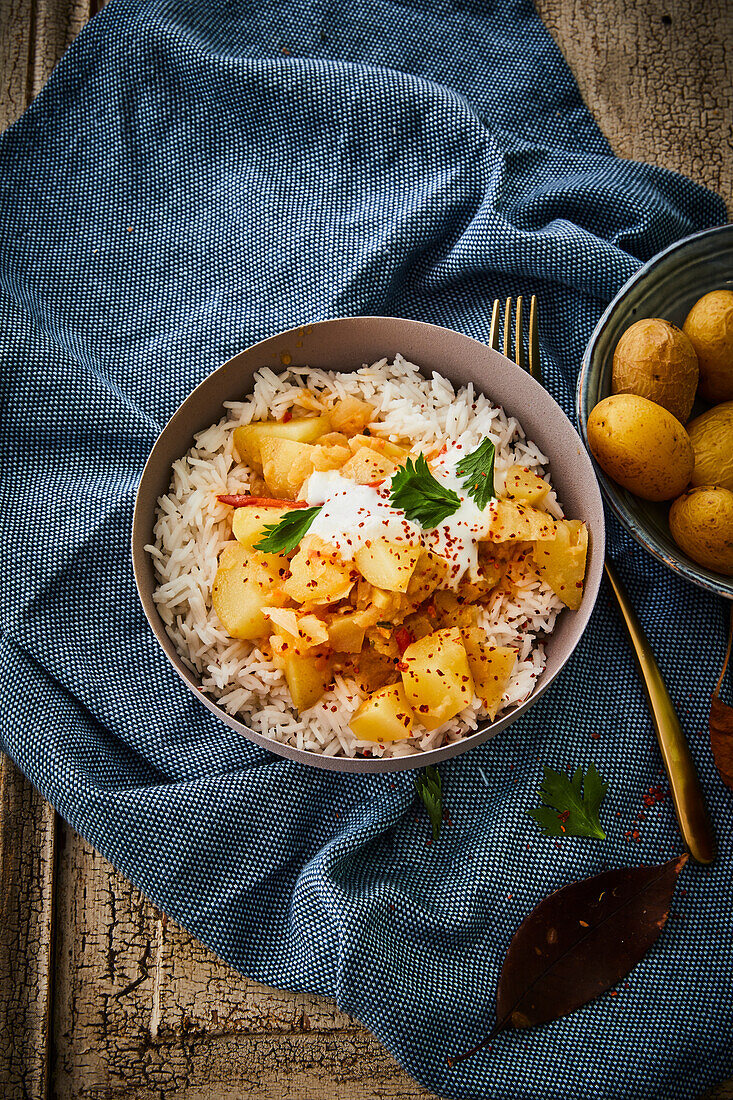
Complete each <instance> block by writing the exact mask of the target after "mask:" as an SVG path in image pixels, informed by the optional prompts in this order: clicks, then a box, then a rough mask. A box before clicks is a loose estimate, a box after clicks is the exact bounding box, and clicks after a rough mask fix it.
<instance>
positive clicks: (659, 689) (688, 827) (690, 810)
mask: <svg viewBox="0 0 733 1100" xmlns="http://www.w3.org/2000/svg"><path fill="white" fill-rule="evenodd" d="M500 311H501V302H500V301H499V299H498V298H497V299H496V300H495V302H494V309H493V312H492V315H491V334H490V343H491V347H492V348H494V350H495V351H499V315H500ZM528 346H529V363H527V358H526V356H525V349H524V302H523V300H522V298H521V297H519V298H517V320H516V326H515V340H514V355H512V299H511V298H507V300H506V305H505V307H504V349H503V350H504V355H505V356H506V357H507V359H512V358H513V359H514V362H515V363H516V364H517V366H519V367H521V368H522V369H523V370H527V369H528V370H529V373H530V374H531V375H532V377H533V378H534V379H535V380H536V381H537V382H539V383H540V385H542V373H541V370H540V343H539V323H538V319H537V297H536V295H534V294H533V295H532V299H531V303H530V311H529V339H528ZM604 570H605V574H606V578H607V580H608V582H609V585H610V588H611V592H612V593H613V595H614V597H615V600H616V604H617V606H618V609H619V611H620V613H621V618H622V619H623V623H624V626H625V627H626V633H627V634H628V637H629V641H630V643H631V649H632V652H633V654H634V660H635V663H636V668H637V671H638V673H639V676H640V678H641V682H642V686H643V688H644V694H645V695H646V698H647V702H648V704H649V710H650V712H651V718H652V723H653V725H654V729H655V730H656V734H657V740H658V741H659V748H660V750H661V753H662V760H663V762H664V768H665V771H666V772H667V778H668V779H669V787H670V791H671V792H672V801H673V803H674V808H675V813H676V814H677V821H678V823H679V827H680V832H681V833H682V838H683V840H684V842H685V844H686V845H687V848H688V849H689V852H690V855H691V856H692V858H693V859H695V860H697V862H698V863H712V861H713V859H714V858H715V837H714V835H713V829H712V825H711V824H710V818H709V817H708V812H707V808H706V806H705V797H704V795H703V793H702V788H701V787H700V781H699V779H698V777H697V772H696V771H695V764H694V762H693V759H692V756H691V755H690V750H689V748H688V746H687V742H686V741H685V735H684V733H683V732H682V727H681V726H680V721H679V718H678V717H677V713H676V711H675V709H674V705H673V703H672V700H671V699H670V697H669V692H668V691H667V688H666V686H665V683H664V680H663V679H662V674H661V672H660V671H659V665H658V664H657V662H656V660H655V658H654V654H653V652H652V648H651V646H650V645H649V641H648V639H647V637H646V634H645V633H644V630H643V628H642V625H641V623H640V622H639V619H638V617H637V615H636V612H635V611H634V608H633V606H632V603H631V600H630V599H629V596H628V593H627V592H626V589H625V588H624V586H623V584H622V583H621V580H620V578H619V576H618V573H617V572H616V569H615V567H614V565H613V563H612V562H611V560H610V559H609V558H608V557H606V561H605V566H604Z"/></svg>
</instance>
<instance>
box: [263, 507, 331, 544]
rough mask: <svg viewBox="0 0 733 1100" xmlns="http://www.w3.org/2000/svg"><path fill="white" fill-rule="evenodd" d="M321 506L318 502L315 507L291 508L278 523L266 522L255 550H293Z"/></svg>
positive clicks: (306, 531)
mask: <svg viewBox="0 0 733 1100" xmlns="http://www.w3.org/2000/svg"><path fill="white" fill-rule="evenodd" d="M322 507H323V505H322V504H319V505H318V507H317V508H303V509H298V510H293V511H292V512H288V514H287V515H286V516H283V518H282V519H281V520H280V522H279V523H268V524H267V526H266V527H265V528H264V534H263V537H262V538H261V539H260V541H259V542H257V543H255V547H254V548H255V550H261V551H262V553H263V554H287V553H288V552H289V551H290V550H294V549H295V547H296V546H297V545H298V543H299V542H300V540H301V539H302V538H303V537H304V536H305V535H306V534H307V533H308V530H309V529H310V525H311V524H312V523H313V520H314V519H315V518H316V516H317V515H318V513H319V512H320V510H321V508H322Z"/></svg>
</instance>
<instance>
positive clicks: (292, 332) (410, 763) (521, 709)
mask: <svg viewBox="0 0 733 1100" xmlns="http://www.w3.org/2000/svg"><path fill="white" fill-rule="evenodd" d="M347 321H376V322H384V321H397V322H399V323H405V324H409V325H418V326H421V327H423V328H426V329H430V330H433V331H435V332H441V333H448V334H449V335H450V336H451V337H460V338H461V339H463V340H466V341H469V342H470V343H472V344H476V345H477V346H478V348H479V349H480V350H481V353H482V354H483V353H485V352H486V351H489V352H490V353H491V354H492V355H497V356H498V357H499V358H500V359H502V360H503V361H504V362H505V363H507V364H508V365H509V366H510V367H511V368H512V369H513V370H516V371H521V374H522V376H523V378H524V380H525V382H526V383H529V384H530V389H533V388H534V387H536V388H537V390H538V391H539V392H541V393H542V394H543V396H544V397H549V399H550V400H551V401H552V403H553V405H554V406H555V408H556V410H557V413H558V416H559V417H560V420H561V422H562V421H564V426H565V428H566V429H568V430H569V432H570V433H571V436H573V435H574V436H575V438H576V439H577V442H578V445H579V446H578V458H579V460H580V461H585V462H586V463H588V468H589V472H590V473H591V474H592V475H593V477H592V480H591V481H590V485H591V488H592V490H593V491H594V493H595V496H596V504H597V506H598V507H597V511H598V517H599V523H598V529H597V530H594V531H593V532H592V543H591V554H590V555H589V565H588V570H587V573H586V582H585V590H584V593H583V601H582V603H581V606H580V608H579V609H578V610H577V611H575V612H572V614H573V616H574V619H573V621H574V623H576V624H577V625H576V629H575V631H574V636H573V638H572V639H571V641H570V643H569V644H568V649H567V652H566V654H565V657H564V659H563V661H562V663H561V664H560V665H559V666H558V668H557V669H556V670H555V672H554V673H552V674H551V675H550V676H549V677H548V676H546V674H545V673H543V674H542V675H541V676H540V679H539V680H538V682H537V684H536V685H535V687H534V689H533V691H532V692H531V694H530V695H529V697H528V698H527V699H526V700H525V701H524V702H523V703H520V704H518V705H516V706H515V707H513V708H512V709H511V710H509V711H508V712H507V713H505V714H504V715H503V716H502V717H501V718H500V719H497V720H496V721H494V722H489V723H488V724H486V725H484V726H481V727H479V728H478V729H477V730H474V731H473V733H471V734H469V735H468V736H466V737H463V738H461V739H460V740H458V741H454V742H452V743H451V744H449V745H442V746H440V747H439V748H436V749H428V750H426V751H425V752H422V753H414V754H411V755H409V756H403V757H391V758H381V757H344V756H325V755H323V754H320V753H314V752H311V751H310V750H308V749H298V748H295V747H294V746H291V745H286V744H283V743H281V742H278V741H275V740H273V739H271V738H269V737H266V736H265V735H264V734H260V733H258V732H257V731H256V730H253V729H251V728H250V727H249V726H247V725H246V724H245V723H244V722H242V721H241V720H239V719H238V718H236V717H234V716H232V715H229V714H228V713H227V712H226V711H225V710H224V709H223V708H222V707H220V706H219V705H218V703H217V701H216V700H215V699H214V698H213V697H212V696H210V695H208V694H207V693H206V692H205V691H203V689H202V688H201V687H200V686H199V684H198V683H197V682H196V678H195V676H194V673H193V672H192V670H190V669H188V668H187V667H186V666H185V665H183V663H182V661H181V658H180V655H179V654H178V653H177V652H176V651H175V647H174V646H173V643H172V641H171V639H170V638H169V637H168V635H167V633H166V631H165V626H164V624H163V620H162V619H161V617H160V615H159V614H158V613H157V610H156V609H155V608H154V605H153V604H152V595H151V596H150V599H148V595H147V593H146V592H145V585H144V568H145V565H144V559H145V558H146V557H147V555H146V551H145V549H144V547H145V545H147V544H148V543H149V542H150V541H151V540H150V535H151V532H150V531H148V532H143V530H142V527H143V524H142V517H141V510H140V508H139V507H138V505H139V504H140V501H141V498H142V496H143V488H144V486H145V484H146V480H147V476H148V475H149V472H150V471H151V470H153V469H155V467H156V452H157V451H158V450H159V444H160V442H161V440H162V439H163V437H164V436H165V435H167V433H168V431H169V429H170V427H171V425H172V424H173V422H174V421H175V420H177V419H178V418H179V416H180V415H181V414H182V413H183V410H184V408H185V407H186V406H188V405H189V404H192V403H193V402H194V401H195V398H196V395H197V393H198V392H199V390H200V389H201V388H202V387H204V386H208V385H210V384H211V379H212V378H213V376H214V375H216V374H217V373H218V372H219V371H222V370H223V369H224V368H225V367H227V366H229V364H231V363H232V362H233V361H234V360H237V359H239V358H240V357H243V356H245V355H246V356H248V357H249V356H252V355H253V354H256V352H257V349H258V348H260V347H262V346H263V345H265V344H267V343H269V342H270V341H271V340H279V339H281V338H285V337H288V336H293V337H296V336H297V335H298V333H300V332H301V331H302V329H303V327H304V326H307V327H308V329H309V331H311V330H313V329H316V328H318V327H319V326H322V325H331V324H334V323H336V322H347ZM477 388H478V389H479V391H480V392H484V391H483V388H482V387H479V386H477ZM487 396H489V395H488V394H487ZM225 400H227V398H226V397H223V398H222V407H223V401H225ZM191 438H192V437H191ZM184 453H185V452H184ZM549 457H550V462H552V456H551V455H550V456H549ZM130 548H131V559H132V566H133V573H134V577H135V585H136V588H137V592H138V597H139V599H140V602H141V604H142V608H143V612H144V614H145V618H146V620H147V622H148V625H149V627H150V628H151V630H152V632H153V634H154V635H155V638H156V640H157V641H158V643H159V645H160V647H161V649H162V650H163V652H164V654H165V656H166V657H167V659H168V661H169V663H170V664H171V665H172V666H173V668H174V669H175V671H176V672H177V673H178V675H179V677H180V678H181V679H182V680H183V682H184V683H185V684H186V686H187V687H188V689H189V690H190V691H191V692H192V694H193V695H194V696H195V697H196V698H197V699H199V700H200V702H202V703H203V705H204V706H205V707H206V709H207V710H209V711H210V712H211V713H212V714H214V715H215V717H217V718H218V719H219V720H220V721H222V722H224V724H225V725H227V726H229V728H230V729H233V730H235V731H236V732H238V733H240V734H241V735H242V736H243V737H245V738H246V739H247V740H249V741H251V742H254V743H255V744H256V745H258V746H259V747H261V748H264V749H266V750H267V751H269V752H272V753H273V754H275V755H276V756H279V757H283V758H285V759H288V760H291V761H296V762H298V763H302V764H305V765H306V766H308V767H316V768H319V769H320V770H324V771H335V772H341V773H350V774H389V773H392V772H398V771H406V770H411V769H414V768H418V767H428V766H429V765H431V764H437V763H439V762H442V761H444V760H449V759H451V758H452V757H454V756H458V755H462V754H463V753H464V752H468V751H469V750H470V749H472V748H475V747H476V746H478V745H480V744H482V743H483V742H484V741H487V740H488V739H489V738H492V737H493V736H495V735H496V734H498V733H500V732H502V731H503V730H504V729H505V728H507V727H508V726H510V725H512V724H513V723H514V722H515V721H516V720H517V719H518V718H520V717H521V716H522V715H523V714H524V713H525V712H526V711H528V710H529V709H530V708H531V707H532V706H534V704H535V703H536V702H537V701H538V700H539V699H540V698H541V697H542V695H544V693H545V692H546V691H547V690H548V688H549V687H550V686H551V685H552V683H554V681H555V679H556V678H557V677H558V676H559V674H560V673H561V672H562V671H563V670H564V669H565V667H566V666H567V664H568V662H569V660H570V659H571V657H572V656H573V653H574V652H575V650H576V649H577V646H578V644H579V642H580V640H581V638H582V636H583V634H584V633H585V631H586V629H587V627H588V623H589V622H590V618H591V615H592V613H593V610H594V608H595V606H596V602H597V599H598V595H599V591H600V585H601V580H602V576H603V561H604V558H605V548H606V528H605V516H604V512H603V502H602V495H601V492H600V489H599V487H598V479H597V475H596V473H595V471H594V469H593V464H592V461H591V460H590V457H589V455H588V452H587V450H586V449H585V448H584V447H583V445H582V440H581V438H580V435H579V434H578V432H577V430H576V428H575V426H574V425H573V423H572V421H571V420H570V418H569V417H568V416H567V414H566V413H565V411H564V410H563V409H562V408H561V406H560V405H559V404H558V402H557V401H556V400H555V398H554V397H553V396H552V394H551V393H549V391H548V390H546V389H545V387H544V386H542V385H540V383H538V382H537V381H536V380H535V379H534V378H532V377H531V376H530V375H529V373H528V372H526V371H524V370H522V368H521V367H518V366H517V365H516V363H514V362H513V361H512V360H511V359H508V358H507V357H506V356H504V355H502V354H501V353H500V352H498V351H496V350H495V349H493V348H490V347H489V345H487V344H484V343H483V342H482V341H480V340H476V339H474V338H473V337H471V336H468V335H466V333H463V332H460V331H459V330H457V329H450V328H447V327H446V326H443V325H436V324H432V323H431V322H428V321H417V320H414V319H412V318H407V317H391V316H382V315H378V314H366V315H362V314H357V315H350V316H348V317H329V318H324V319H323V320H320V321H307V322H302V323H301V324H298V325H295V326H292V327H291V328H289V329H283V330H281V331H280V332H276V333H273V334H272V335H270V336H267V337H265V338H264V339H262V340H259V341H257V343H255V344H252V345H250V346H249V347H246V348H243V349H242V350H241V351H240V352H238V353H237V354H236V355H234V356H230V357H229V359H227V360H225V361H224V362H223V363H220V364H219V366H218V367H215V368H214V370H212V371H210V372H209V374H207V375H206V377H205V378H203V379H202V380H201V381H200V382H199V383H198V384H197V385H196V386H195V388H194V389H193V390H191V392H190V393H189V394H188V395H187V396H186V397H185V398H184V399H183V401H182V402H181V403H180V404H179V405H178V407H177V408H176V409H175V410H174V412H173V413H172V414H171V416H170V417H169V419H168V420H167V421H166V423H165V424H164V426H163V428H162V429H161V431H160V432H159V433H158V435H157V437H156V439H155V441H154V443H153V445H152V447H151V449H150V453H149V455H148V458H147V460H146V462H145V465H144V467H143V470H142V472H141V475H140V480H139V481H138V485H137V489H136V492H135V504H134V509H133V521H132V527H131V536H130ZM149 605H150V610H149ZM563 613H567V609H564V612H563ZM576 616H577V618H576Z"/></svg>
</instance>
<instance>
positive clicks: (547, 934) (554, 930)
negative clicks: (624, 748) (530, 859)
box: [451, 855, 688, 1065]
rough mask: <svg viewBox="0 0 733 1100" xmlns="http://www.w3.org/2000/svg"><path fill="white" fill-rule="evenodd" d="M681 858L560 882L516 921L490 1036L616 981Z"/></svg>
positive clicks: (644, 943) (582, 1000)
mask: <svg viewBox="0 0 733 1100" xmlns="http://www.w3.org/2000/svg"><path fill="white" fill-rule="evenodd" d="M687 858H688V857H687V855H682V856H679V857H678V858H677V859H672V860H670V861H669V863H665V864H663V865H662V866H661V867H655V866H653V867H622V868H619V869H618V870H615V871H606V872H605V873H604V874H602V875H595V876H594V877H593V878H587V879H582V880H581V881H580V882H573V883H571V884H570V885H569V886H564V887H563V888H562V889H561V890H556V891H555V893H553V894H550V895H549V896H548V897H546V898H543V900H542V901H541V902H540V903H539V905H537V906H536V907H535V908H534V909H533V910H532V912H531V913H530V914H529V916H527V917H525V919H524V921H523V922H522V923H521V924H520V926H519V928H518V929H517V931H516V933H515V934H514V938H513V939H512V942H511V944H510V945H509V950H508V951H507V954H506V959H505V960H504V966H503V967H502V971H501V976H500V978H499V986H498V989H497V994H496V1016H497V1022H496V1026H495V1027H494V1030H493V1032H492V1033H491V1035H490V1036H489V1037H488V1038H487V1039H485V1040H484V1041H483V1042H482V1043H480V1044H479V1045H478V1046H477V1047H474V1048H473V1050H470V1051H467V1052H466V1053H465V1054H461V1055H459V1056H458V1057H457V1058H454V1059H452V1060H451V1064H452V1065H453V1064H455V1063H456V1062H460V1061H462V1060H463V1059H464V1058H468V1057H469V1056H470V1055H472V1054H475V1053H476V1051H478V1050H480V1049H481V1048H482V1047H484V1046H486V1045H487V1043H488V1042H489V1041H490V1040H491V1039H493V1038H494V1036H495V1035H496V1034H498V1032H500V1031H503V1030H505V1029H506V1028H509V1027H516V1028H527V1027H535V1026H536V1025H537V1024H544V1023H548V1022H549V1021H550V1020H557V1019H559V1018H560V1017H561V1016H566V1015H567V1014H568V1013H570V1012H574V1011H575V1010H576V1009H578V1008H580V1007H581V1006H582V1005H584V1004H587V1002H588V1001H590V1000H592V999H593V998H594V997H597V996H598V995H599V994H600V993H603V992H604V991H605V990H607V989H610V988H611V987H612V986H614V985H616V983H617V982H619V981H620V980H621V978H623V977H624V976H625V975H626V974H628V972H629V971H630V970H631V969H632V968H633V967H634V966H636V964H637V963H638V962H639V960H640V959H642V958H643V957H644V955H645V954H646V953H647V951H648V950H649V949H650V947H651V946H652V945H653V944H654V942H655V941H656V939H657V937H658V936H659V934H660V932H661V931H662V928H663V927H664V925H665V922H666V920H667V917H668V916H669V907H670V904H671V901H672V894H673V892H674V886H675V882H676V880H677V875H678V874H679V872H680V871H681V869H682V868H683V867H684V865H685V863H686V862H687Z"/></svg>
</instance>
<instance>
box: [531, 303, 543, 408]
mask: <svg viewBox="0 0 733 1100" xmlns="http://www.w3.org/2000/svg"><path fill="white" fill-rule="evenodd" d="M537 314H538V309H537V295H536V294H533V295H532V301H531V303H530V307H529V373H530V374H531V375H532V377H533V378H534V380H535V382H539V384H540V385H541V386H542V385H543V382H542V367H541V366H540V323H539V319H538V315H537Z"/></svg>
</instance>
